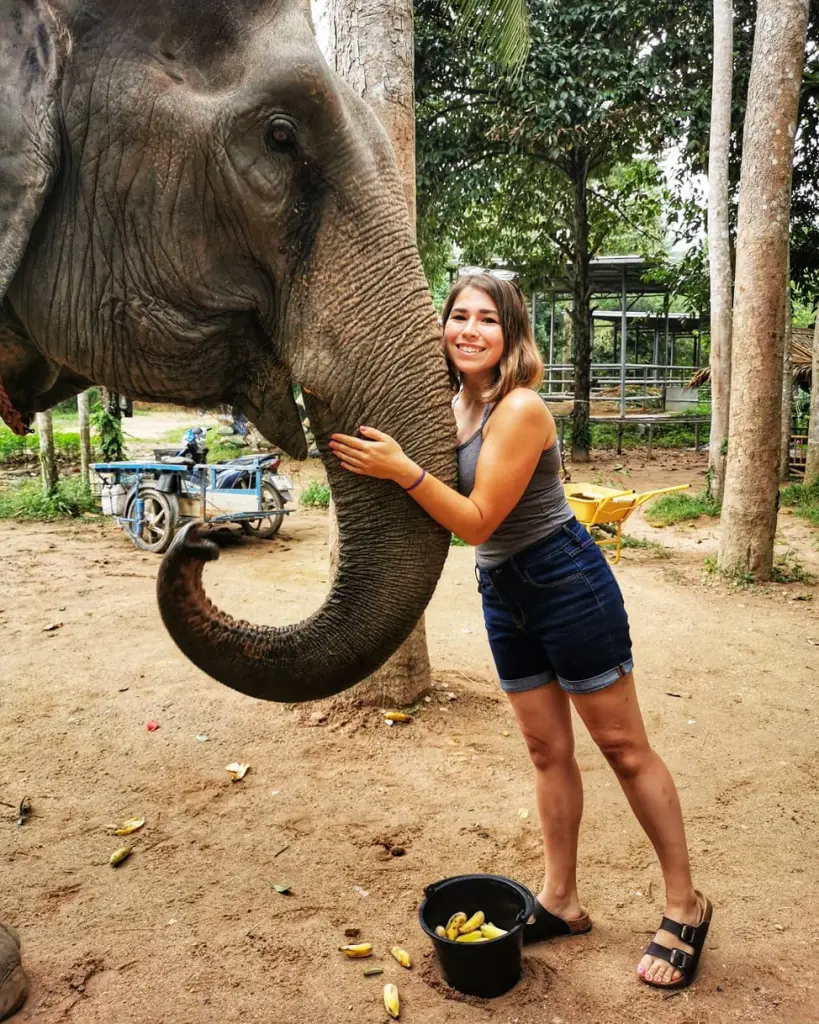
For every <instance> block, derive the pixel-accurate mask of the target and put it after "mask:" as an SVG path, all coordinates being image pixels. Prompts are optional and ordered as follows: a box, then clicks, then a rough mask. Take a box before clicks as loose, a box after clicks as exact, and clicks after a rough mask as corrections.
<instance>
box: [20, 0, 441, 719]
mask: <svg viewBox="0 0 819 1024" xmlns="http://www.w3.org/2000/svg"><path fill="white" fill-rule="evenodd" d="M0 17H2V23H3V25H4V33H6V26H8V27H9V28H10V32H8V33H6V34H5V35H4V37H3V39H1V40H0V98H2V104H1V105H0V301H1V304H0V413H3V414H4V415H5V418H7V420H8V421H9V422H11V423H14V424H16V425H17V426H20V425H22V424H24V423H25V421H26V419H27V418H28V417H30V415H31V414H32V413H33V412H34V411H37V410H42V409H45V408H48V407H49V406H50V405H52V404H54V403H55V402H58V401H60V400H61V399H63V398H64V397H66V396H67V395H70V394H73V393H76V392H77V391H79V390H81V389H82V388H84V387H86V386H87V385H88V384H89V383H90V382H97V383H100V384H104V385H106V386H107V387H109V388H111V389H113V390H116V391H118V392H122V393H125V394H128V395H130V396H131V397H133V398H137V399H144V400H154V401H156V400H164V401H173V402H177V403H181V404H187V405H207V404H217V403H232V404H234V405H236V406H238V407H239V408H241V409H242V410H243V411H244V412H245V413H246V414H247V415H248V417H249V418H250V419H251V420H252V421H253V422H254V423H255V424H256V426H257V427H258V428H259V429H260V430H261V431H262V433H263V434H265V436H266V437H268V438H269V439H270V440H271V441H273V442H275V443H276V444H278V445H279V446H280V447H282V448H283V449H284V450H285V451H287V452H288V453H290V454H292V455H294V456H296V457H304V456H305V455H306V448H305V441H304V436H303V433H302V430H301V423H300V419H299V415H298V411H297V407H296V405H295V403H294V401H293V397H292V385H293V384H294V383H298V384H300V385H301V386H302V388H303V390H304V393H305V396H306V404H307V410H308V413H309V415H310V419H311V423H312V427H313V431H314V433H315V436H316V439H317V442H318V445H319V449H320V451H321V454H322V458H323V459H324V462H325V465H326V467H327V471H328V475H329V478H330V483H331V488H332V492H333V497H334V500H335V502H336V507H337V514H338V525H339V535H340V555H339V563H338V569H337V572H336V574H335V578H334V580H333V583H332V585H331V589H330V593H329V595H328V597H327V599H326V601H325V602H324V604H323V606H322V607H321V608H320V609H319V610H318V611H317V612H316V613H315V614H314V615H313V616H311V617H310V618H309V619H307V620H305V621H304V622H300V623H298V624H296V625H293V626H288V627H284V628H272V627H258V626H253V625H251V624H249V623H246V622H242V621H237V620H234V619H233V618H231V617H230V616H228V615H226V614H224V613H223V612H221V611H219V610H218V609H215V608H214V607H213V606H212V605H211V603H210V602H209V601H208V599H207V597H206V595H205V593H204V589H203V585H202V570H203V566H204V563H205V562H206V561H207V560H209V559H212V558H215V557H216V548H215V547H214V546H213V545H212V544H211V543H210V542H208V541H207V540H203V539H199V538H198V537H197V534H196V529H195V528H187V529H186V531H184V532H183V533H181V534H180V535H179V536H178V537H177V538H176V540H175V542H174V544H173V546H172V548H171V549H170V550H169V552H168V554H167V555H166V557H165V560H164V562H163V565H162V568H161V570H160V574H159V580H158V594H159V603H160V609H161V612H162V616H163V619H164V621H165V624H166V626H167V628H168V629H169V631H170V633H171V635H172V636H173V638H174V640H175V641H176V643H177V644H178V645H179V647H180V648H181V649H182V650H183V651H184V652H185V654H187V655H188V657H189V658H191V660H193V661H194V662H195V663H196V664H197V665H198V666H199V667H200V668H202V669H203V670H204V671H205V672H207V673H209V674H210V675H212V676H213V677H214V678H216V679H218V680H219V681H221V682H223V683H225V684H227V685H228V686H231V687H233V688H235V689H237V690H241V691H243V692H245V693H248V694H251V695H253V696H255V697H261V698H266V699H270V700H286V701H300V700H310V699H314V698H318V697H323V696H327V695H328V694H332V693H336V692H338V691H340V690H342V689H344V688H345V687H348V686H351V685H352V684H353V683H355V682H358V681H359V680H361V679H363V678H364V677H365V676H367V675H368V674H369V673H371V672H372V671H374V670H375V669H376V668H377V667H378V666H379V665H380V664H381V663H382V662H383V661H384V660H385V659H386V658H387V657H388V656H389V655H390V654H391V653H392V652H393V651H394V650H395V649H396V647H397V646H398V645H399V644H400V643H401V642H402V641H403V639H404V638H405V637H406V636H407V635H408V633H409V631H410V630H411V628H412V626H413V624H414V622H415V621H416V620H417V618H418V616H419V615H420V613H421V612H422V610H423V608H424V607H425V605H426V603H427V601H428V600H429V598H430V596H431V594H432V591H433V589H434V587H435V584H436V582H437V579H438V576H439V574H440V570H441V567H442V565H443V561H444V559H445V557H446V551H447V545H448V535H447V534H446V533H445V531H443V530H442V529H441V528H440V527H438V526H437V525H436V524H435V523H433V521H432V520H431V519H430V518H429V517H428V516H427V515H426V514H425V513H424V512H423V511H421V510H420V508H419V507H418V506H417V505H416V504H415V503H414V502H413V501H412V500H411V499H410V498H409V497H408V496H407V495H405V494H403V492H401V490H400V488H398V487H397V486H396V485H395V484H392V483H389V482H384V481H377V480H370V479H366V478H363V477H356V476H352V475H350V474H346V473H344V472H343V471H341V470H340V469H338V468H337V466H336V462H335V459H334V458H332V457H331V456H330V454H329V450H328V447H327V440H328V438H329V434H330V433H331V432H332V431H335V430H337V431H342V432H348V433H351V432H354V431H355V430H356V429H357V428H358V426H359V425H361V424H362V423H368V424H371V425H373V426H377V427H378V428H380V429H382V430H385V431H387V432H388V433H390V434H392V435H393V436H394V437H395V438H396V439H397V440H398V441H399V443H400V444H401V445H402V446H403V447H404V449H405V450H406V451H407V453H408V454H409V455H410V456H411V457H412V458H414V459H415V460H417V461H418V462H419V463H421V464H422V465H423V466H425V467H426V468H427V469H428V470H430V471H431V472H433V473H435V474H436V475H438V476H440V477H441V478H442V479H444V480H446V481H448V482H451V481H452V480H453V479H454V447H455V433H454V423H453V418H452V414H451V411H450V408H449V391H448V384H447V374H446V368H445V364H444V360H443V356H442V354H441V351H440V334H439V330H438V328H437V326H436V322H435V315H434V310H433V307H432V304H431V301H430V299H429V295H428V291H427V287H426V282H425V280H424V277H423V273H422V270H421V266H420V263H419V260H418V255H417V251H416V248H415V245H414V242H413V238H412V233H411V229H410V225H409V220H408V214H407V210H406V207H405V200H404V196H403V192H402V188H401V184H400V182H399V179H398V174H397V171H396V166H395V160H394V156H393V154H392V151H391V148H390V146H389V142H388V140H387V139H386V137H385V135H384V133H383V131H382V129H381V128H380V126H379V125H378V123H377V121H376V119H375V118H374V116H373V115H372V113H371V112H370V111H369V110H368V108H367V107H366V105H365V104H364V103H363V102H362V101H361V100H360V99H359V98H358V97H357V96H355V95H354V94H353V93H352V91H351V90H349V89H348V88H347V87H345V86H344V84H343V83H342V82H340V81H339V80H338V79H336V78H335V76H334V75H333V74H332V73H331V72H330V70H329V69H328V67H327V66H326V64H325V63H324V61H323V59H322V57H321V55H320V53H319V51H318V49H317V46H316V42H315V39H314V36H313V32H312V26H311V23H310V18H309V11H308V5H307V2H306V0H231V3H229V4H226V3H224V2H222V0H175V2H174V3H172V4H171V3H168V2H167V0H140V2H139V3H133V2H132V0H0Z"/></svg>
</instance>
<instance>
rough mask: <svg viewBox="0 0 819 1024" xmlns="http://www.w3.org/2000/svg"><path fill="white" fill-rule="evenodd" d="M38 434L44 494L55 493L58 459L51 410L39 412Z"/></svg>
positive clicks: (37, 420) (37, 419) (37, 421)
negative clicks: (55, 451) (55, 450)
mask: <svg viewBox="0 0 819 1024" xmlns="http://www.w3.org/2000/svg"><path fill="white" fill-rule="evenodd" d="M36 426H37V434H38V436H39V439H40V474H41V476H42V480H43V494H45V495H49V494H53V493H54V491H55V490H56V489H57V460H56V457H55V455H54V427H53V423H52V419H51V410H50V409H49V410H48V411H47V412H38V413H37V417H36Z"/></svg>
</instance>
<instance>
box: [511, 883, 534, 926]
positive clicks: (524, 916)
mask: <svg viewBox="0 0 819 1024" xmlns="http://www.w3.org/2000/svg"><path fill="white" fill-rule="evenodd" d="M523 888H524V889H526V886H523ZM534 912H535V897H534V896H533V895H532V893H531V892H530V891H529V890H528V889H526V906H525V907H524V908H523V910H521V912H520V913H519V914H518V916H517V917H516V918H515V924H516V925H519V924H526V922H527V921H528V920H529V918H530V917H531V916H532V914H534Z"/></svg>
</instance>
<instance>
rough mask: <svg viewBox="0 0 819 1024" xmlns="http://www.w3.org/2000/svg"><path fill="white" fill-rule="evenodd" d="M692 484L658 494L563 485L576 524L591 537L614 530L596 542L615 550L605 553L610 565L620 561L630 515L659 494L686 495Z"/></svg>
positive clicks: (584, 485)
mask: <svg viewBox="0 0 819 1024" xmlns="http://www.w3.org/2000/svg"><path fill="white" fill-rule="evenodd" d="M690 486H691V485H690V484H677V486H676V487H661V488H660V489H659V490H657V491H644V492H643V493H642V494H637V493H636V491H633V490H632V491H616V490H615V489H614V488H613V487H601V486H600V485H599V484H564V485H563V489H564V490H565V492H566V500H567V501H568V502H569V505H571V508H572V512H574V514H575V516H577V521H578V522H579V523H582V524H583V525H584V526H585V527H586V529H587V530H588V531H589V533H591V532H592V527H594V526H600V527H605V526H607V525H611V526H613V527H614V534H613V536H607V537H604V538H603V539H602V540H597V541H596V544H597V546H598V547H601V548H608V547H613V548H614V551H613V552H612V551H606V552H605V555H606V558H607V559H608V561H609V562H610V564H611V565H617V563H618V562H619V561H620V548H621V545H622V540H623V523H624V522H625V521H626V520H627V519H628V517H629V516H630V515H631V513H632V512H633V511H634V510H635V509H636V508H639V507H640V506H641V505H645V503H646V502H647V501H650V500H651V499H652V498H656V497H657V495H659V494H671V492H672V491H685V490H687V489H688V488H689V487H690Z"/></svg>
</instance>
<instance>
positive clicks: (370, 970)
mask: <svg viewBox="0 0 819 1024" xmlns="http://www.w3.org/2000/svg"><path fill="white" fill-rule="evenodd" d="M383 973H384V968H383V967H365V968H364V977H365V978H371V977H372V976H373V975H374V974H383Z"/></svg>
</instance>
